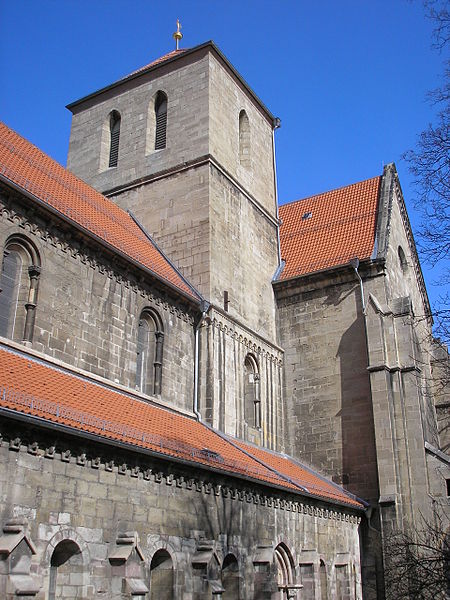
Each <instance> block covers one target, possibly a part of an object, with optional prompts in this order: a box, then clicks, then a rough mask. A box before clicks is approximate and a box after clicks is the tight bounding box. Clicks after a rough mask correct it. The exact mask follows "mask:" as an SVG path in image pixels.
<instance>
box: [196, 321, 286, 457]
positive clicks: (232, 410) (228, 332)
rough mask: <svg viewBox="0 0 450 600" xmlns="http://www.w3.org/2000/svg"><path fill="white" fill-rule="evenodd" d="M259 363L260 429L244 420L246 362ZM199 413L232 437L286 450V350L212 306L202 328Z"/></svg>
mask: <svg viewBox="0 0 450 600" xmlns="http://www.w3.org/2000/svg"><path fill="white" fill-rule="evenodd" d="M248 355H251V356H252V357H253V358H254V360H255V362H256V364H257V366H258V375H259V381H258V388H259V389H258V394H259V400H260V402H261V427H260V428H253V427H250V426H248V424H247V423H246V422H245V418H244V399H245V392H244V377H245V375H244V362H245V359H246V357H247V356H248ZM201 364H202V369H205V371H204V376H202V377H201V389H200V411H201V414H202V416H203V418H204V420H205V421H207V422H208V423H210V424H211V425H212V426H213V427H215V428H217V429H220V430H221V431H224V432H226V433H228V434H230V435H232V436H235V437H238V438H242V439H246V440H249V441H251V442H254V443H257V444H261V445H263V446H265V447H266V448H271V449H274V450H280V451H284V450H287V447H286V446H287V444H286V435H285V434H286V414H285V408H284V403H283V399H282V366H283V352H282V350H281V349H280V348H279V347H278V346H275V345H274V344H272V343H270V342H269V341H268V340H266V339H264V338H262V337H260V336H257V335H255V333H253V332H252V331H250V330H249V329H248V328H246V327H245V326H242V325H241V324H239V323H238V322H236V321H235V320H234V319H233V318H231V317H229V316H228V315H227V314H226V313H223V312H219V311H218V310H215V309H213V310H211V311H210V312H209V315H208V320H207V322H206V325H205V326H204V327H202V329H201Z"/></svg>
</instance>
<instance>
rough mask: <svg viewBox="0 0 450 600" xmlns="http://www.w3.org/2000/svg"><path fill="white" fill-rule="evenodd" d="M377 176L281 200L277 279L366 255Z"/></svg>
mask: <svg viewBox="0 0 450 600" xmlns="http://www.w3.org/2000/svg"><path fill="white" fill-rule="evenodd" d="M380 181H381V177H374V178H373V179H367V180H366V181H361V182H359V183H354V184H353V185H348V186H346V187H343V188H339V189H337V190H332V191H330V192H325V193H324V194H318V195H317V196H311V197H310V198H305V199H303V200H297V201H295V202H291V203H289V204H284V205H283V206H280V210H279V215H280V219H281V220H282V225H281V227H280V244H281V257H282V259H283V260H285V261H286V265H285V267H284V269H283V272H282V273H281V276H280V279H290V278H291V277H298V276H300V275H306V274H308V273H313V272H315V271H321V270H323V269H330V268H332V267H337V266H339V265H344V264H346V263H348V262H349V261H350V260H351V259H352V258H355V257H358V258H359V260H364V259H366V258H370V256H371V254H372V251H373V248H374V243H375V228H376V217H377V206H378V190H379V187H380Z"/></svg>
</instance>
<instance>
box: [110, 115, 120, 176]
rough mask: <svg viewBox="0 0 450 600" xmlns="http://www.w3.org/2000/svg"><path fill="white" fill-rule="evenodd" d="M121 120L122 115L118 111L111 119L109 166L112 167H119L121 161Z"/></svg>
mask: <svg viewBox="0 0 450 600" xmlns="http://www.w3.org/2000/svg"><path fill="white" fill-rule="evenodd" d="M120 120H121V119H120V114H119V113H118V112H117V110H113V111H112V113H111V115H110V117H109V132H110V143H109V165H108V166H110V167H117V163H118V160H119V140H120Z"/></svg>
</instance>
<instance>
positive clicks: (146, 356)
mask: <svg viewBox="0 0 450 600" xmlns="http://www.w3.org/2000/svg"><path fill="white" fill-rule="evenodd" d="M163 340H164V333H163V328H162V323H161V320H160V318H159V316H158V315H157V314H156V313H154V312H153V311H144V312H143V313H142V314H141V317H140V319H139V324H138V336H137V360H136V387H137V389H139V390H141V392H143V393H144V394H148V395H149V396H158V395H159V394H160V393H161V378H162V355H163Z"/></svg>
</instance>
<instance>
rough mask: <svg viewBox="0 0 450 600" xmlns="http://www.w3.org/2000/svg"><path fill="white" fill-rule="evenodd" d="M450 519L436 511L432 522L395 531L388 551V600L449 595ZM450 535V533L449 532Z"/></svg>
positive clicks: (432, 598) (428, 598) (386, 578)
mask: <svg viewBox="0 0 450 600" xmlns="http://www.w3.org/2000/svg"><path fill="white" fill-rule="evenodd" d="M449 525H450V523H449V520H448V517H445V514H444V513H439V512H437V513H436V514H435V515H434V516H433V521H426V520H425V519H422V526H421V527H420V529H419V528H413V529H408V530H406V531H403V532H395V533H393V534H392V535H391V536H390V537H389V538H388V539H387V544H386V546H385V547H386V548H387V551H386V552H385V581H386V600H402V599H403V598H404V599H407V598H408V599H412V598H414V599H415V600H435V599H441V598H442V599H445V598H449V597H450V596H449V595H450V534H449V533H448V530H449ZM446 532H447V533H446Z"/></svg>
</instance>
